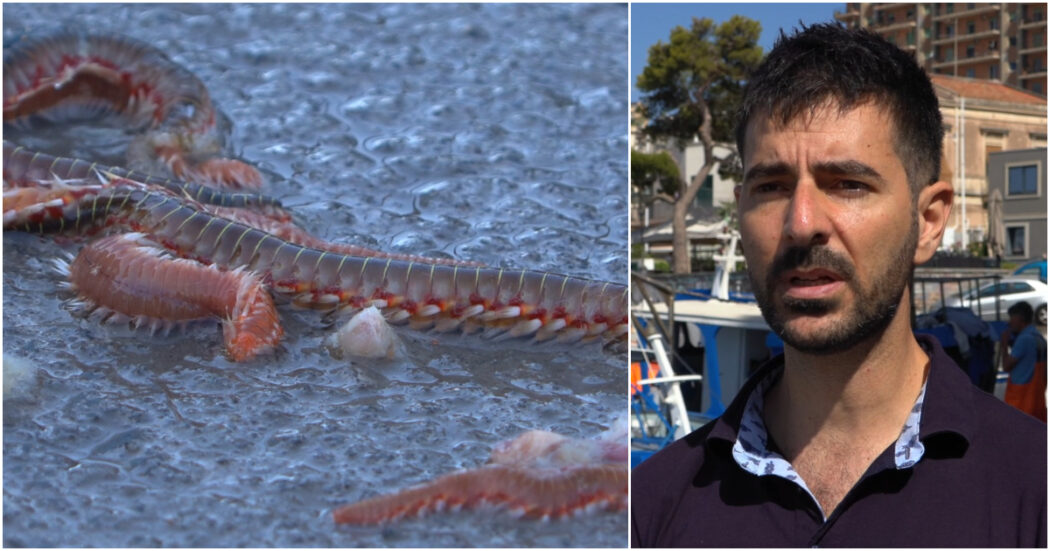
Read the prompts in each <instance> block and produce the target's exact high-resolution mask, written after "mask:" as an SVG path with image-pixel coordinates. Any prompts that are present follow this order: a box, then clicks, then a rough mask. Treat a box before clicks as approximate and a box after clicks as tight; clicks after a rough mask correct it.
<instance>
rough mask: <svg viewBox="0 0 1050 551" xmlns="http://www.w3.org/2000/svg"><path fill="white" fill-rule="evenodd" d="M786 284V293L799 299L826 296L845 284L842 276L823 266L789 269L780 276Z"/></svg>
mask: <svg viewBox="0 0 1050 551" xmlns="http://www.w3.org/2000/svg"><path fill="white" fill-rule="evenodd" d="M780 281H781V282H782V283H785V284H786V287H787V289H786V293H785V294H786V295H787V296H790V297H793V298H800V299H818V298H827V297H829V296H830V295H832V294H834V293H835V292H837V291H838V290H839V289H840V288H841V287H843V286H844V285H845V282H844V280H843V277H842V276H841V275H839V274H838V273H836V272H833V271H831V270H826V269H823V268H819V269H813V270H790V271H788V272H786V273H784V274H783V275H782V276H781V277H780Z"/></svg>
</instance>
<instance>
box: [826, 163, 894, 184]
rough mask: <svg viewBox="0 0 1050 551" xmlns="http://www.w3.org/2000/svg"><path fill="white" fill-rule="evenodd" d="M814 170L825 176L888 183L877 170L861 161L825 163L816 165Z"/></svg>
mask: <svg viewBox="0 0 1050 551" xmlns="http://www.w3.org/2000/svg"><path fill="white" fill-rule="evenodd" d="M812 170H813V171H814V172H823V173H825V174H834V175H836V176H865V177H868V178H872V179H875V180H877V181H878V182H879V183H885V181H886V179H885V178H883V177H882V174H880V173H879V171H878V170H875V169H874V168H872V167H870V166H868V165H866V164H864V163H862V162H860V161H852V160H847V161H823V162H819V163H815V164H814V165H813V166H812Z"/></svg>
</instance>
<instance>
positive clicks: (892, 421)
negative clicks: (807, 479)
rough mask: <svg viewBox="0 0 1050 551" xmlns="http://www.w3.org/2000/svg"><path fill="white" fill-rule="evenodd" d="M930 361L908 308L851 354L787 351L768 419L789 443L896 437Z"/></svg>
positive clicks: (771, 397)
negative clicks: (829, 437) (823, 436)
mask: <svg viewBox="0 0 1050 551" xmlns="http://www.w3.org/2000/svg"><path fill="white" fill-rule="evenodd" d="M928 362H929V358H928V357H927V356H926V353H925V352H924V351H923V350H922V347H920V346H919V344H918V342H916V341H915V337H914V336H913V334H912V332H911V327H910V321H909V316H908V315H907V307H905V308H902V309H901V310H900V311H898V315H897V316H896V317H895V318H894V320H893V321H892V322H891V323H890V325H889V326H888V327H887V328H886V330H885V331H884V332H883V333H882V334H880V335H877V336H875V337H873V338H872V339H870V340H869V341H867V342H864V343H861V344H859V345H858V346H855V347H853V348H852V349H850V350H846V351H843V352H841V353H837V354H831V355H813V354H806V353H804V352H800V351H798V350H794V349H792V348H790V347H786V349H785V361H784V363H785V369H784V375H783V377H782V378H781V380H780V381H779V382H778V383H777V384H776V385H774V387H773V388H772V389H771V390H770V392H769V394H768V395H767V404H768V405H769V406H768V407H767V409H766V411H767V418H769V417H770V416H774V417H776V418H778V419H779V420H780V421H781V422H775V423H774V425H778V427H777V428H779V429H781V431H785V430H786V431H787V432H788V433H789V434H783V435H774V436H777V437H780V438H784V439H785V440H787V441H785V442H783V444H786V445H788V447H791V446H790V445H789V441H791V440H795V441H800V440H801V441H808V440H810V438H807V436H813V435H815V434H817V433H820V432H829V433H831V434H835V435H837V437H838V438H837V439H843V440H844V441H848V440H854V439H856V440H858V441H863V440H867V439H870V438H872V437H876V436H877V435H879V434H883V433H889V434H897V433H899V432H900V429H901V426H902V425H903V424H904V421H905V420H906V419H907V416H908V412H909V411H910V410H911V407H912V406H913V405H914V403H915V399H916V398H917V397H918V395H919V391H920V390H921V388H922V383H923V380H924V379H925V369H924V367H925V366H926V365H927V364H928Z"/></svg>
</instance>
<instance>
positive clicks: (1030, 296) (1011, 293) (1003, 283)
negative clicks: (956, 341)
mask: <svg viewBox="0 0 1050 551" xmlns="http://www.w3.org/2000/svg"><path fill="white" fill-rule="evenodd" d="M1048 290H1050V288H1048V287H1047V285H1046V283H1043V282H1042V281H1039V280H1038V279H1028V278H1024V277H1004V278H1002V279H1000V280H999V281H998V282H997V283H988V284H985V285H982V286H981V287H980V288H978V289H974V290H971V291H967V292H965V293H963V294H962V295H955V296H951V297H948V300H946V301H945V305H946V306H961V307H963V308H969V309H970V310H973V313H974V314H978V315H980V316H981V318H982V319H986V320H994V319H996V315H995V295H996V294H998V295H999V319H1000V320H1002V321H1006V320H1008V319H1009V318H1010V316H1009V315H1008V314H1007V313H1006V311H1007V310H1009V309H1010V307H1011V306H1013V305H1014V304H1017V303H1018V302H1022V301H1024V302H1027V303H1028V304H1029V305H1031V307H1032V310H1034V311H1035V320H1034V321H1035V323H1036V324H1038V325H1046V297H1047V294H1048ZM978 308H979V313H978Z"/></svg>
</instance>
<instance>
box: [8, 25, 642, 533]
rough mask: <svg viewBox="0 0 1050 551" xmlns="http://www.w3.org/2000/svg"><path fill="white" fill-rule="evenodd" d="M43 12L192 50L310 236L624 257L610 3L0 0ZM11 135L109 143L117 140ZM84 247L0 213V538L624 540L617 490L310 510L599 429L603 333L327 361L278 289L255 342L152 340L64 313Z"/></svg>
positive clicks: (578, 260)
mask: <svg viewBox="0 0 1050 551" xmlns="http://www.w3.org/2000/svg"><path fill="white" fill-rule="evenodd" d="M56 22H65V23H67V24H71V25H75V26H80V27H90V28H92V29H94V30H97V31H101V32H120V33H123V34H128V35H131V36H133V37H135V38H138V39H140V40H145V41H147V42H150V43H152V44H154V45H156V46H157V47H159V48H160V49H162V50H163V51H165V52H166V53H168V55H170V56H171V57H172V58H173V59H174V60H175V61H177V62H178V63H180V64H182V65H184V66H186V67H187V68H189V69H190V70H192V71H193V72H194V73H195V74H197V75H198V76H199V77H200V78H201V79H202V80H203V81H204V82H205V83H206V85H207V86H208V87H209V89H210V91H211V93H212V96H213V99H214V100H215V102H216V103H217V104H218V105H219V107H220V108H221V109H222V110H223V111H224V112H225V114H226V115H227V116H228V117H229V118H230V119H231V120H232V122H233V124H234V128H233V133H232V135H231V137H230V144H231V146H232V151H233V152H234V154H235V155H236V156H239V157H241V158H244V159H246V160H248V161H250V162H252V163H254V164H256V165H257V166H260V167H261V168H262V169H263V170H264V172H265V174H266V177H267V178H268V187H267V190H266V191H267V192H268V193H270V194H272V195H275V196H277V197H279V198H280V199H281V200H282V201H283V202H284V204H285V205H288V206H290V207H291V208H292V209H293V210H294V211H295V212H296V214H297V217H298V219H299V221H300V222H301V223H302V224H303V225H304V226H305V227H307V228H308V229H310V230H311V231H313V232H315V233H316V234H318V235H321V236H323V237H325V238H328V239H330V240H335V241H345V242H350V243H357V244H361V245H365V246H369V247H374V248H379V249H384V250H392V251H401V252H411V253H416V254H428V255H444V256H455V257H458V258H466V259H472V260H479V261H481V262H484V263H486V264H490V265H495V266H506V267H528V268H534V269H539V270H549V271H554V272H560V273H568V274H572V275H578V276H582V277H588V278H593V279H601V280H606V281H615V282H619V283H624V282H625V281H626V274H627V258H626V251H627V228H626V224H627V202H626V199H627V162H626V160H627V125H626V122H627V118H626V116H625V115H626V113H627V101H626V100H627V80H626V74H627V70H626V69H627V67H626V59H627V56H626V50H627V10H626V7H625V6H620V5H500V6H491V5H390V6H384V5H233V6H223V5H203V6H198V5H177V6H167V5H142V6H121V5H87V4H81V5H54V4H37V5H12V4H5V5H4V34H5V42H6V41H7V40H10V39H12V38H13V37H17V36H18V35H19V34H21V33H24V32H32V31H33V30H35V29H40V28H46V27H48V26H51V25H53V24H55V23H56ZM5 137H8V138H10V137H15V136H14V135H13V134H12V135H10V136H8V135H7V134H5ZM17 138H18V139H19V140H20V141H21V142H22V143H25V144H26V145H31V146H33V147H38V148H41V149H45V150H47V151H51V152H53V153H57V154H73V155H78V156H83V157H90V158H94V159H96V160H102V161H106V162H111V163H121V162H122V158H121V155H122V150H123V147H124V144H126V140H127V137H126V136H123V135H121V133H120V132H113V131H107V130H99V129H95V128H80V127H78V128H77V129H75V130H71V131H66V132H47V133H43V134H41V133H39V132H37V133H36V134H35V135H33V136H18V137H17ZM45 146H46V147H45ZM60 148H61V149H64V150H59V149H60ZM81 245H82V242H80V241H78V240H76V239H68V238H56V237H54V236H36V235H28V234H22V233H14V232H8V233H5V234H4V242H3V246H4V250H3V263H4V267H3V277H4V281H3V322H4V325H3V339H4V340H3V348H4V357H5V393H4V396H5V397H4V435H3V441H4V480H3V483H4V484H3V491H4V531H3V542H4V544H5V545H8V546H34V547H38V546H39V547H47V546H104V547H123V546H159V545H163V546H384V545H389V546H420V545H425V546H545V547H562V546H587V547H619V546H623V545H625V544H626V541H627V519H626V514H625V513H598V514H592V515H589V516H585V517H581V518H576V519H572V520H567V521H560V522H547V523H544V522H535V521H529V520H516V519H513V518H510V517H509V516H507V515H504V514H500V513H498V512H494V511H476V512H461V513H455V514H440V515H432V516H429V517H425V518H422V519H411V520H407V521H404V522H400V523H397V524H393V525H389V526H386V527H373V528H348V527H337V526H335V525H334V524H333V523H332V520H331V516H330V513H331V510H332V509H333V508H335V507H337V506H339V505H341V504H344V503H347V502H350V501H356V500H358V499H362V498H366V497H370V496H373V495H375V494H378V493H383V492H388V491H391V490H394V489H398V488H402V487H405V486H408V485H411V484H416V483H419V482H422V481H425V480H429V479H432V478H435V477H437V476H440V475H441V474H444V473H447V472H450V471H453V470H456V469H460V468H468V467H474V466H477V465H480V464H481V463H483V462H484V461H485V459H486V458H487V455H488V451H489V449H490V448H491V447H492V446H493V445H494V444H496V443H497V442H499V441H501V440H504V439H508V438H511V437H513V436H515V435H517V434H518V433H520V432H523V431H525V430H528V429H533V428H539V429H547V430H554V431H556V432H560V433H564V434H567V435H570V436H576V437H581V436H589V435H593V434H595V433H597V432H598V431H599V430H600V429H601V428H602V427H604V426H605V425H606V424H608V423H609V422H611V420H612V419H613V418H614V417H615V416H616V415H617V414H621V413H622V412H624V411H625V410H626V399H625V396H624V386H625V385H624V382H625V378H626V374H625V361H624V359H623V358H622V357H617V356H614V355H611V354H608V353H606V352H603V351H602V350H601V349H600V347H598V346H597V345H584V346H556V347H551V346H543V347H539V346H533V345H530V344H528V343H527V342H521V341H513V342H490V341H487V340H484V339H480V338H477V337H473V336H455V335H454V336H442V335H433V334H429V333H419V332H413V331H410V330H407V329H401V330H399V334H400V335H401V337H402V338H403V339H405V340H406V345H407V351H408V354H407V356H406V358H405V359H402V360H396V361H362V360H356V359H355V360H349V361H348V360H339V359H336V358H334V357H332V356H331V355H330V354H329V352H328V351H327V350H326V349H325V348H324V347H323V346H322V344H321V340H322V338H323V337H324V336H325V335H327V334H328V333H330V331H331V329H330V328H329V327H328V324H327V322H326V321H325V320H323V319H322V318H321V317H320V316H318V315H316V314H313V313H310V312H298V311H293V310H290V309H287V308H285V309H282V312H281V313H282V321H283V323H284V325H285V335H286V338H285V340H284V342H283V347H282V349H281V350H280V351H279V353H278V354H277V355H276V357H269V358H263V359H259V360H256V361H252V362H248V363H245V364H234V363H231V362H229V361H228V360H227V359H226V358H225V357H224V356H223V353H222V342H221V336H220V331H219V328H218V326H217V324H212V323H203V324H197V325H194V326H192V327H190V328H188V329H187V330H185V331H182V332H179V333H176V334H173V335H170V336H167V337H160V336H156V337H151V336H149V335H148V334H144V333H141V332H132V331H129V330H126V329H121V328H117V327H113V326H100V325H98V324H94V323H91V322H89V321H87V320H82V319H77V318H75V317H73V316H72V315H71V314H70V313H69V312H68V311H67V309H65V307H64V305H63V301H64V300H66V299H67V298H68V296H66V295H64V294H62V293H61V292H60V291H59V289H58V285H59V283H60V281H61V278H60V277H59V276H58V275H57V274H56V273H55V272H54V271H53V270H52V268H51V267H50V265H49V262H48V261H49V259H51V258H53V257H55V256H57V255H59V254H62V253H75V251H76V250H78V248H79V247H80V246H81ZM15 368H17V370H16V369H15ZM8 384H10V388H8Z"/></svg>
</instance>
